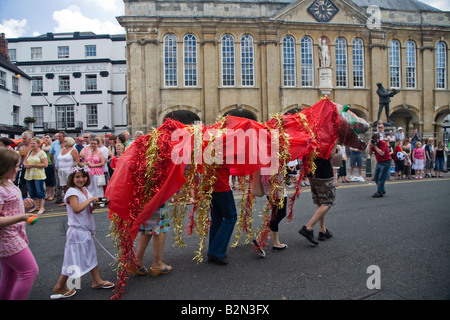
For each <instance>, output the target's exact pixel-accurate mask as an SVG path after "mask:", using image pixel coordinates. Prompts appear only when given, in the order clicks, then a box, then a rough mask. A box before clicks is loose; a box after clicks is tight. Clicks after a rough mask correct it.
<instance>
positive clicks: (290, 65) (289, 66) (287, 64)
mask: <svg viewBox="0 0 450 320" xmlns="http://www.w3.org/2000/svg"><path fill="white" fill-rule="evenodd" d="M295 83H296V78H295V41H294V38H293V37H291V36H286V37H284V39H283V85H284V86H286V87H295Z"/></svg>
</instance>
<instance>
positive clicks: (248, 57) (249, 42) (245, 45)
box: [241, 34, 255, 86]
mask: <svg viewBox="0 0 450 320" xmlns="http://www.w3.org/2000/svg"><path fill="white" fill-rule="evenodd" d="M254 63H255V52H254V48H253V37H252V36H251V35H249V34H245V35H243V36H242V38H241V72H242V80H241V83H242V86H253V85H255V68H254Z"/></svg>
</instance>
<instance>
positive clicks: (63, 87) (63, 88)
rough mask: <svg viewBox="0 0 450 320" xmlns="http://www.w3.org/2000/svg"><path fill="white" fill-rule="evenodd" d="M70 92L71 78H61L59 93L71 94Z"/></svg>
mask: <svg viewBox="0 0 450 320" xmlns="http://www.w3.org/2000/svg"><path fill="white" fill-rule="evenodd" d="M69 91H70V77H69V76H59V92H69Z"/></svg>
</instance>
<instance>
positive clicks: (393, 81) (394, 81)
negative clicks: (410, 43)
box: [389, 40, 400, 88]
mask: <svg viewBox="0 0 450 320" xmlns="http://www.w3.org/2000/svg"><path fill="white" fill-rule="evenodd" d="M389 78H390V83H389V84H390V87H391V88H400V42H398V41H397V40H391V42H390V44H389Z"/></svg>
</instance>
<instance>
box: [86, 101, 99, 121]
mask: <svg viewBox="0 0 450 320" xmlns="http://www.w3.org/2000/svg"><path fill="white" fill-rule="evenodd" d="M86 123H87V125H88V126H97V125H98V109H97V105H96V104H88V105H86Z"/></svg>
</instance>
